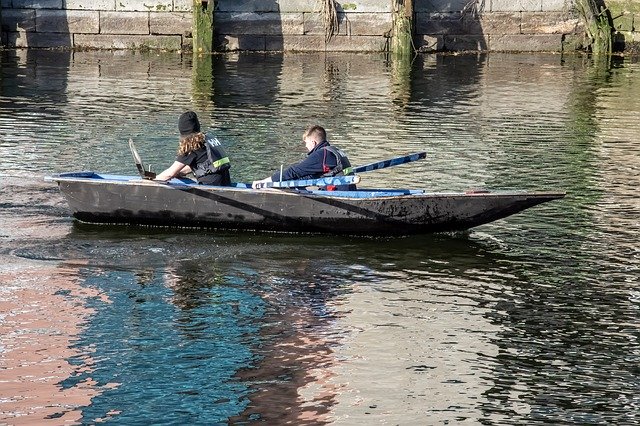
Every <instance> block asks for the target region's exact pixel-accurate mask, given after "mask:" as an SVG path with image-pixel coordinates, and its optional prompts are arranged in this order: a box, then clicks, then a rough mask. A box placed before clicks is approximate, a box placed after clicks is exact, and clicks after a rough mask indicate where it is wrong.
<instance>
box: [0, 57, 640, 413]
mask: <svg viewBox="0 0 640 426" xmlns="http://www.w3.org/2000/svg"><path fill="white" fill-rule="evenodd" d="M0 58H1V61H0V67H1V69H0V191H1V192H0V206H1V209H0V220H1V222H0V223H1V225H0V423H2V424H4V423H7V424H62V423H65V424H95V423H99V422H106V423H110V424H122V425H132V424H207V425H212V424H251V423H260V422H262V423H264V424H284V423H287V422H288V423H289V424H309V425H311V424H341V425H342V424H344V425H369V424H399V425H416V424H425V425H426V424H452V423H455V424H486V425H498V424H502V425H516V424H521V425H524V424H527V425H528V424H532V423H551V424H581V425H584V424H639V423H640V377H639V376H640V343H639V342H638V338H639V336H640V330H639V319H640V282H639V277H640V273H639V267H640V247H639V246H640V244H639V241H640V201H639V198H638V187H639V186H640V166H639V164H640V136H639V135H640V120H638V117H639V114H640V64H638V63H637V62H636V61H634V60H631V59H625V60H620V61H616V62H615V63H611V64H593V63H591V62H590V61H588V60H586V59H585V58H582V57H579V56H568V57H567V56H561V55H519V54H491V55H469V56H466V55H458V56H454V55H451V56H446V55H445V56H440V55H438V56H419V57H417V58H415V59H414V60H413V62H411V63H410V64H398V63H394V62H390V61H388V60H387V58H385V57H384V56H382V55H349V54H326V55H325V54H305V55H296V54H286V55H277V54H270V55H262V54H230V55H226V56H214V57H213V58H209V59H210V60H207V59H203V60H199V61H197V62H196V63H195V64H194V63H192V58H191V57H181V56H179V55H173V54H168V55H156V54H136V53H109V52H101V53H99V52H77V53H75V54H71V53H65V52H56V51H43V52H41V51H1V52H0ZM186 109H194V110H195V111H197V112H198V114H199V116H200V117H201V121H202V122H203V126H204V127H206V128H207V129H208V130H210V131H211V132H213V133H215V134H216V135H217V136H218V137H219V138H220V139H221V140H222V141H223V142H224V145H225V146H226V148H227V151H228V153H229V154H230V157H231V158H232V162H233V167H232V178H233V179H234V180H236V181H250V180H252V179H257V178H262V177H265V176H267V175H269V174H270V173H271V172H272V171H273V170H275V169H277V168H279V167H280V164H288V163H291V162H294V161H297V160H299V159H300V158H302V157H303V156H304V147H303V145H302V143H301V134H302V131H303V130H304V128H305V126H306V125H307V124H310V123H315V122H317V123H320V124H322V125H324V126H325V127H326V128H327V130H328V132H329V140H330V141H331V142H333V144H335V145H337V146H339V147H341V148H343V149H344V150H345V151H347V152H348V154H349V157H350V159H351V161H352V163H353V164H354V165H362V164H366V163H369V162H372V161H376V160H380V159H385V158H390V157H393V156H396V155H402V154H406V153H408V152H416V151H422V150H425V151H427V153H428V156H427V159H425V160H423V161H421V162H417V163H412V164H409V165H404V166H399V167H395V168H389V169H386V170H380V171H376V172H371V173H368V174H363V175H362V178H363V181H362V183H361V184H360V186H371V187H394V188H424V189H429V190H433V191H461V190H465V189H468V188H481V189H531V190H563V191H567V197H566V198H565V199H563V200H558V201H553V202H551V203H547V204H544V205H541V206H537V207H535V208H532V209H530V210H527V211H525V212H522V213H520V214H518V215H515V216H512V217H509V218H506V219H503V220H500V221H497V222H494V223H492V224H488V225H484V226H481V227H478V228H475V229H473V230H470V231H468V232H464V233H455V234H436V235H427V236H420V237H406V238H356V237H349V236H321V235H290V234H266V233H263V234H260V233H236V232H215V231H204V230H185V229H161V228H143V227H126V226H120V227H109V226H92V225H87V224H82V223H78V222H76V221H74V220H73V219H72V218H71V216H70V213H69V211H68V210H67V205H66V203H65V201H64V199H63V198H62V197H61V195H60V193H59V191H58V189H57V187H56V186H55V184H52V183H50V182H45V181H44V179H43V177H44V176H46V175H49V174H52V173H58V172H64V171H77V170H95V171H100V172H109V173H118V174H135V173H136V171H135V167H134V164H133V162H132V160H131V156H130V153H129V151H128V146H127V140H128V139H129V138H133V140H134V141H136V145H137V147H138V151H140V153H141V155H142V157H143V158H144V160H145V162H146V163H150V164H152V165H153V168H154V170H156V171H158V170H161V169H162V168H163V167H165V166H168V165H169V164H170V163H171V162H172V161H173V156H174V154H175V149H176V144H177V129H176V124H177V117H178V115H179V114H180V113H181V112H182V111H184V110H186Z"/></svg>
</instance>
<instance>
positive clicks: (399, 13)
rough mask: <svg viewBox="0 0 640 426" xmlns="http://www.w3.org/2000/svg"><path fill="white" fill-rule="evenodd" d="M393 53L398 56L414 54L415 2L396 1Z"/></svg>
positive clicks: (394, 6)
mask: <svg viewBox="0 0 640 426" xmlns="http://www.w3.org/2000/svg"><path fill="white" fill-rule="evenodd" d="M392 43H393V45H392V48H391V51H392V52H393V53H394V54H395V55H397V56H409V55H411V54H412V53H413V0H394V2H393V34H392Z"/></svg>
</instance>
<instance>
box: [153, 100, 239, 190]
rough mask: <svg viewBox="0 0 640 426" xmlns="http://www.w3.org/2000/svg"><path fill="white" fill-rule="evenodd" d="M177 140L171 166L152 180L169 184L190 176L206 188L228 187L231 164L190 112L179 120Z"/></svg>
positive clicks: (215, 139)
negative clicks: (179, 178)
mask: <svg viewBox="0 0 640 426" xmlns="http://www.w3.org/2000/svg"><path fill="white" fill-rule="evenodd" d="M178 130H179V131H180V141H179V144H178V153H177V155H176V160H175V161H174V163H173V164H172V165H171V166H170V167H169V168H168V169H166V170H165V171H163V172H162V173H160V174H159V175H157V176H156V178H155V180H162V181H168V180H170V179H173V178H174V177H178V176H186V175H187V174H189V173H193V175H194V176H195V177H196V179H197V180H198V183H202V184H206V185H218V186H229V185H231V176H230V174H229V169H230V167H231V164H230V162H229V157H227V154H226V153H225V152H224V149H222V146H221V143H220V141H219V140H218V139H217V138H215V137H212V136H209V135H207V134H205V133H203V132H202V131H201V130H200V121H198V116H197V115H196V113H195V112H193V111H187V112H185V113H184V114H182V115H180V118H179V119H178Z"/></svg>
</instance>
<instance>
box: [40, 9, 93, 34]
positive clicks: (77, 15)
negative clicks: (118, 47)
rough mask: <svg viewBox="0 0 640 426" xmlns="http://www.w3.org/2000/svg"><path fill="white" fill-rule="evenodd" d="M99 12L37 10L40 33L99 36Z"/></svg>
mask: <svg viewBox="0 0 640 426" xmlns="http://www.w3.org/2000/svg"><path fill="white" fill-rule="evenodd" d="M99 15H100V12H98V11H83V10H36V28H37V29H38V32H50V33H85V34H97V33H98V32H99V31H100V23H99V20H100V18H99Z"/></svg>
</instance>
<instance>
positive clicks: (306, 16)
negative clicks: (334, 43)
mask: <svg viewBox="0 0 640 426" xmlns="http://www.w3.org/2000/svg"><path fill="white" fill-rule="evenodd" d="M302 16H303V21H304V24H303V28H304V29H303V31H304V32H303V33H304V34H305V35H321V34H324V33H325V27H324V22H323V19H322V15H320V14H319V13H316V12H313V13H306V12H305V13H303V15H302ZM336 35H347V24H346V22H345V14H344V13H340V14H338V29H337V31H336Z"/></svg>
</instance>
